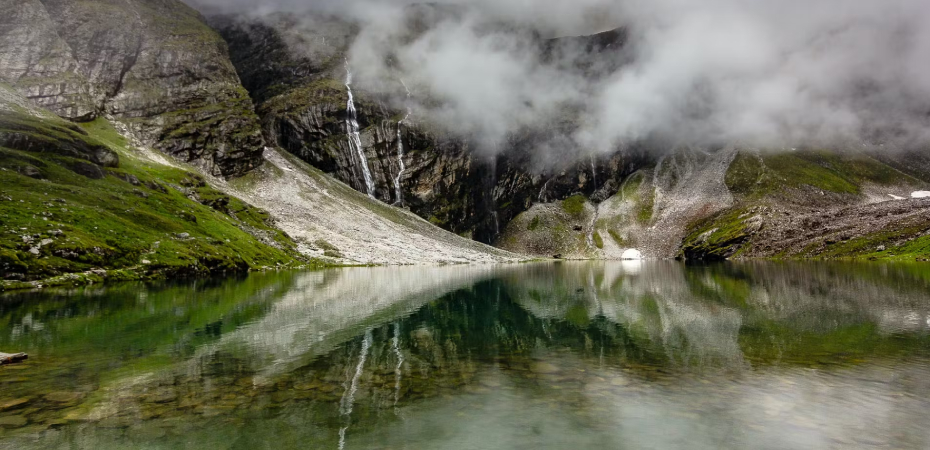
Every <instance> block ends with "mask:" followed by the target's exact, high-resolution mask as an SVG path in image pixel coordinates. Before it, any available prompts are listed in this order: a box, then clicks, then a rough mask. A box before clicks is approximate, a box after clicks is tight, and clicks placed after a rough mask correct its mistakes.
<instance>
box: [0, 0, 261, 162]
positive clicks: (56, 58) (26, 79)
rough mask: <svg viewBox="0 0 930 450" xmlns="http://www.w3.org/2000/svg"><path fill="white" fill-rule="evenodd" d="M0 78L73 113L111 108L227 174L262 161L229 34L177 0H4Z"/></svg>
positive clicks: (148, 139) (86, 115) (58, 110)
mask: <svg viewBox="0 0 930 450" xmlns="http://www.w3.org/2000/svg"><path fill="white" fill-rule="evenodd" d="M0 10H2V11H5V12H6V14H4V15H3V16H2V17H0V81H3V82H6V83H8V84H9V85H11V86H12V87H14V88H15V89H16V90H17V91H19V92H20V93H21V94H22V95H24V96H25V97H27V98H28V99H30V100H31V101H32V102H34V103H35V104H37V105H39V106H42V107H45V108H48V109H49V110H51V111H53V112H54V113H55V114H57V115H59V116H61V117H63V118H66V119H69V120H73V121H78V122H83V121H89V120H93V119H94V118H96V117H98V116H109V117H113V118H114V119H116V120H119V121H121V122H122V123H124V124H126V125H127V127H128V128H129V129H131V130H132V131H133V133H134V134H135V136H136V137H137V138H138V139H140V140H141V141H142V142H143V143H145V144H146V145H150V146H153V147H155V148H157V149H159V150H161V151H163V152H165V153H167V154H169V155H172V156H173V157H175V158H177V159H179V160H181V161H184V162H190V163H192V164H195V165H197V166H198V167H201V168H203V169H204V170H206V171H207V172H209V173H211V174H214V175H221V176H236V175H242V174H244V173H246V172H248V171H249V170H251V169H252V168H254V167H256V166H257V165H259V164H261V151H262V148H263V144H264V143H263V141H262V136H261V132H260V128H259V124H258V120H257V117H256V116H255V114H254V112H253V110H252V105H251V101H250V99H249V97H248V94H247V92H246V91H245V89H243V88H242V86H241V85H240V83H239V79H238V76H237V74H236V71H235V68H234V67H233V66H232V64H231V63H230V61H229V58H228V55H227V49H226V44H225V42H224V41H223V39H222V38H221V37H220V36H219V35H217V34H216V33H215V32H214V31H213V30H211V29H210V28H209V27H208V26H207V25H206V24H205V23H204V20H203V18H202V17H201V16H200V14H199V13H198V12H196V11H195V10H193V9H191V8H190V7H188V6H186V5H185V4H184V3H182V2H180V1H178V0H157V1H155V0H95V1H80V2H78V1H72V0H0Z"/></svg>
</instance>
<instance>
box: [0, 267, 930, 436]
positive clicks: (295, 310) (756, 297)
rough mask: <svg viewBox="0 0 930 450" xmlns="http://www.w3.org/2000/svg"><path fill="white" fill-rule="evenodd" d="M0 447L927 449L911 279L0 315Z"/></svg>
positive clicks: (530, 289)
mask: <svg viewBox="0 0 930 450" xmlns="http://www.w3.org/2000/svg"><path fill="white" fill-rule="evenodd" d="M0 350H3V351H25V352H28V353H29V354H30V359H29V360H27V361H26V362H25V363H22V364H16V365H10V366H3V367H0V448H4V449H6V448H10V449H13V448H16V449H31V448H95V449H106V448H165V449H180V448H227V449H239V448H242V449H245V448H249V449H253V448H275V449H281V448H314V449H317V448H319V449H326V448H332V449H564V448H616V449H640V448H664V449H674V448H688V449H730V448H732V449H745V448H759V449H812V448H825V449H826V448H876V449H880V448H895V449H925V448H930V432H928V431H927V430H930V417H928V416H927V415H926V414H925V413H926V411H927V410H928V408H930V394H928V393H930V266H928V265H925V264H924V265H920V264H901V263H887V264H885V263H872V264H861V263H835V262H834V263H828V262H810V263H796V262H784V263H779V262H750V263H726V264H717V265H700V266H688V265H683V264H679V263H674V262H639V261H636V262H632V261H626V262H577V263H564V262H563V263H532V264H520V265H485V266H447V267H395V268H342V269H329V270H323V271H315V272H275V273H259V274H252V275H249V276H243V277H238V278H225V279H208V280H196V281H184V282H156V283H141V282H140V283H123V284H112V285H104V286H89V287H81V288H73V289H58V290H46V291H39V292H14V293H8V294H5V295H3V296H0Z"/></svg>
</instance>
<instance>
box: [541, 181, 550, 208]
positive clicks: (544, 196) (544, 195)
mask: <svg viewBox="0 0 930 450" xmlns="http://www.w3.org/2000/svg"><path fill="white" fill-rule="evenodd" d="M550 181H552V178H549V179H548V180H546V182H545V183H543V185H542V189H540V190H539V197H538V199H539V202H540V203H545V202H546V198H547V197H546V188H547V187H549V182H550Z"/></svg>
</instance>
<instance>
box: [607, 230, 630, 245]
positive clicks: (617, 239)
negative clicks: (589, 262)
mask: <svg viewBox="0 0 930 450" xmlns="http://www.w3.org/2000/svg"><path fill="white" fill-rule="evenodd" d="M607 234H609V235H610V238H611V239H613V240H614V242H616V243H617V245H618V246H620V247H621V248H623V247H624V246H626V240H625V239H623V236H620V233H618V232H617V230H615V229H613V228H609V229H608V230H607Z"/></svg>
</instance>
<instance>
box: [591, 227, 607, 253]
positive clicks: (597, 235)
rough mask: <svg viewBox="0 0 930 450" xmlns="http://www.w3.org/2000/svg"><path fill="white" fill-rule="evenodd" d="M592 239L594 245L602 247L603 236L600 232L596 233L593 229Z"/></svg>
mask: <svg viewBox="0 0 930 450" xmlns="http://www.w3.org/2000/svg"><path fill="white" fill-rule="evenodd" d="M592 240H593V241H594V246H595V247H597V248H601V249H603V248H604V238H602V237H601V233H598V232H597V231H595V232H594V235H592Z"/></svg>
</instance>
